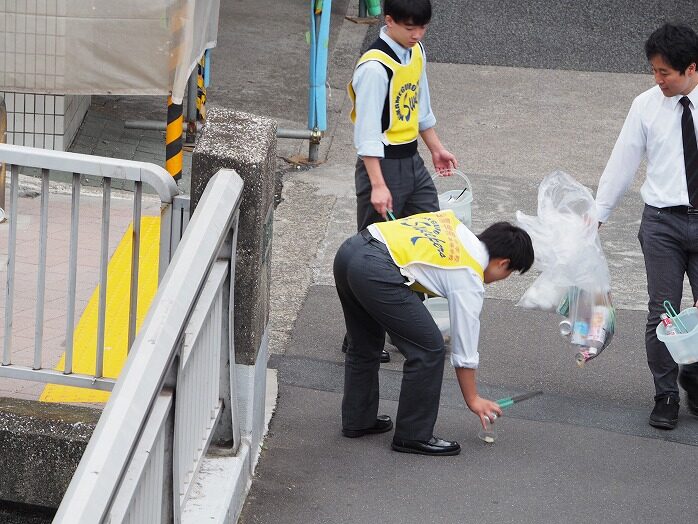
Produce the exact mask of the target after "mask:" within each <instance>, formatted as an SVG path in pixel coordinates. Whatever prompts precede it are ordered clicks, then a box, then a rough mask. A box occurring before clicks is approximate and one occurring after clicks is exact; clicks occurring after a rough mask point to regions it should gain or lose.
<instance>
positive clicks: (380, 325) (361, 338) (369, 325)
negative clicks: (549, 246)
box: [334, 210, 533, 455]
mask: <svg viewBox="0 0 698 524" xmlns="http://www.w3.org/2000/svg"><path fill="white" fill-rule="evenodd" d="M532 264H533V245H532V243H531V238H530V237H529V236H528V234H527V233H526V232H525V231H524V230H523V229H521V228H518V227H516V226H513V225H511V224H509V223H507V222H498V223H496V224H493V225H491V226H490V227H489V228H487V229H486V230H485V231H484V232H483V233H482V234H480V235H478V236H476V235H474V234H473V233H472V232H470V231H469V230H468V229H467V228H466V227H465V226H464V225H463V224H462V223H460V222H459V221H458V219H457V218H456V216H455V214H454V213H453V211H450V210H449V211H439V212H436V213H421V214H418V215H413V216H411V217H407V218H403V219H400V220H396V221H392V222H381V223H375V224H372V225H371V226H369V227H368V228H367V229H365V230H363V231H361V232H360V233H358V234H357V235H355V236H353V237H351V238H349V239H348V240H347V241H346V242H344V244H342V246H341V247H340V248H339V251H337V255H336V257H335V260H334V278H335V284H336V286H337V293H338V295H339V299H340V302H341V303H342V309H343V311H344V319H345V322H346V327H347V336H348V337H349V342H350V343H349V349H348V351H347V355H346V360H345V373H344V399H343V401H342V433H343V435H344V436H345V437H350V438H353V437H361V436H363V435H366V434H370V433H383V432H385V431H389V430H391V429H392V427H393V423H392V421H391V420H390V417H388V416H386V415H380V416H379V415H378V398H379V395H378V371H379V369H380V353H381V350H382V349H383V341H384V337H385V332H386V331H387V332H388V333H389V334H390V337H391V339H392V340H393V342H394V343H395V345H396V346H397V348H398V349H399V350H400V352H401V353H402V354H403V355H404V357H405V364H404V367H403V379H402V387H401V390H400V400H399V404H398V410H397V418H396V420H395V435H394V438H393V443H392V447H393V449H394V450H396V451H401V452H406V453H420V454H424V455H456V454H458V453H459V452H460V446H459V445H458V443H457V442H449V441H446V440H442V439H439V438H438V437H435V436H434V434H433V430H434V424H435V423H436V417H437V414H438V411H439V399H440V396H441V381H442V378H443V366H444V351H445V349H444V339H443V336H442V334H441V332H440V331H439V329H438V327H437V326H436V323H435V322H434V320H433V318H432V316H431V314H430V313H429V311H428V310H427V308H426V307H425V306H424V304H423V303H422V302H421V301H420V299H419V297H418V295H417V294H416V293H414V292H413V291H412V289H413V288H414V287H415V286H419V288H420V289H423V290H427V291H428V292H429V293H431V294H433V295H439V296H442V297H445V298H447V299H448V305H449V315H450V319H451V348H452V355H451V362H452V364H453V366H454V367H455V368H456V377H457V379H458V383H459V385H460V388H461V392H462V393H463V398H464V400H465V402H466V404H467V406H468V408H470V410H471V411H472V412H473V413H475V414H476V415H477V416H478V417H479V418H480V421H481V423H482V424H483V426H484V425H485V423H486V420H485V419H486V418H489V419H492V418H493V417H494V416H495V415H497V416H500V415H501V414H502V412H501V409H500V408H499V406H498V405H497V403H496V402H493V401H491V400H487V399H484V398H482V397H480V396H479V395H478V393H477V385H476V380H475V373H476V369H477V367H478V363H479V354H478V351H477V345H478V337H479V333H480V311H481V309H482V303H483V300H484V284H488V283H491V282H495V281H497V280H502V279H504V278H507V277H508V276H509V275H510V274H511V273H512V272H513V271H519V272H520V273H524V272H526V271H528V269H529V268H530V267H531V265H532Z"/></svg>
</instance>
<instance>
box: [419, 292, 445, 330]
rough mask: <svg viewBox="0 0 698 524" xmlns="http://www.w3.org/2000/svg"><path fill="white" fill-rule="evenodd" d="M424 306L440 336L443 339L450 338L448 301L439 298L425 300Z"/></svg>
mask: <svg viewBox="0 0 698 524" xmlns="http://www.w3.org/2000/svg"><path fill="white" fill-rule="evenodd" d="M424 305H425V306H426V308H427V310H428V311H429V313H431V316H432V317H433V318H434V322H436V325H437V327H438V328H439V331H441V334H442V335H443V336H445V337H447V336H450V332H451V319H450V317H449V315H448V300H446V299H445V298H441V297H433V298H427V299H426V300H425V301H424Z"/></svg>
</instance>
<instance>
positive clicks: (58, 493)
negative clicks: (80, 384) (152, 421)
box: [0, 398, 101, 508]
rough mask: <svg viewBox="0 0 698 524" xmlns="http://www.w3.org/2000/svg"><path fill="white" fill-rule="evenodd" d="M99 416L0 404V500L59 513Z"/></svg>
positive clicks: (30, 403)
mask: <svg viewBox="0 0 698 524" xmlns="http://www.w3.org/2000/svg"><path fill="white" fill-rule="evenodd" d="M100 413H101V412H100V411H98V410H94V409H89V408H82V407H77V406H69V405H61V404H46V403H42V402H35V401H30V400H19V399H10V398H0V449H2V453H0V471H1V472H2V474H0V500H2V501H8V502H16V503H22V504H31V505H34V506H43V507H46V508H57V507H58V505H59V504H60V502H61V499H62V498H63V495H64V494H65V490H66V489H67V488H68V484H69V483H70V479H71V478H72V477H73V473H75V469H76V468H77V466H78V463H79V462H80V458H81V457H82V454H83V452H84V451H85V446H87V442H88V440H89V439H90V436H91V435H92V431H93V430H94V427H95V425H96V424H97V420H98V418H99V415H100Z"/></svg>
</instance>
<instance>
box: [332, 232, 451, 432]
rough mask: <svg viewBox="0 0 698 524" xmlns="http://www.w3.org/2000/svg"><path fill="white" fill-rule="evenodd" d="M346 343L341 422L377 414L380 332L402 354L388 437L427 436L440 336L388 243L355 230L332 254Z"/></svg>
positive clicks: (436, 394) (361, 422)
mask: <svg viewBox="0 0 698 524" xmlns="http://www.w3.org/2000/svg"><path fill="white" fill-rule="evenodd" d="M334 279H335V283H336V286H337V293H338V295H339V300H340V302H341V303H342V310H343V312H344V320H345V322H346V327H347V336H348V338H349V347H348V350H347V354H346V359H345V365H344V398H343V400H342V426H343V428H344V429H365V428H368V427H371V426H372V425H373V424H374V423H375V421H376V416H377V414H378V399H379V395H378V371H379V369H380V354H381V350H382V349H383V344H384V340H385V332H386V330H387V332H388V333H390V338H391V339H392V340H393V343H394V344H395V345H396V346H397V348H398V350H399V351H400V353H402V354H403V355H404V357H405V363H404V365H403V377H402V386H401V389H400V400H399V404H398V410H397V417H396V419H395V437H396V438H401V439H408V440H429V439H430V438H431V437H432V435H433V431H434V424H435V423H436V417H437V415H438V412H439V399H440V397H441V382H442V380H443V369H444V354H445V349H444V339H443V336H442V335H441V332H440V331H439V329H438V327H437V326H436V324H435V322H434V320H433V318H432V317H431V314H430V313H429V312H428V311H427V309H426V307H425V306H424V304H423V303H422V302H421V301H420V300H419V297H418V296H417V294H416V293H414V292H412V291H411V290H410V289H409V288H408V287H407V286H405V277H403V276H402V275H401V274H400V270H399V269H398V267H397V266H396V265H395V263H394V262H393V260H392V259H391V258H390V255H389V254H388V249H387V247H386V246H385V245H384V244H383V243H381V242H379V241H378V240H376V239H374V238H372V237H371V235H370V234H369V233H368V231H362V232H361V233H358V234H356V235H354V236H353V237H351V238H349V239H347V240H346V241H345V242H344V244H342V246H341V247H340V248H339V250H338V251H337V255H336V256H335V259H334Z"/></svg>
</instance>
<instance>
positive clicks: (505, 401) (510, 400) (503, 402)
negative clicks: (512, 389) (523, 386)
mask: <svg viewBox="0 0 698 524" xmlns="http://www.w3.org/2000/svg"><path fill="white" fill-rule="evenodd" d="M542 394H543V392H542V391H531V392H530V393H522V394H521V395H515V396H513V397H506V398H500V399H499V400H497V404H498V405H499V407H500V408H502V409H504V408H509V407H511V406H513V405H514V404H516V403H517V402H521V401H522V400H527V399H529V398H531V397H536V396H538V395H542Z"/></svg>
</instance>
